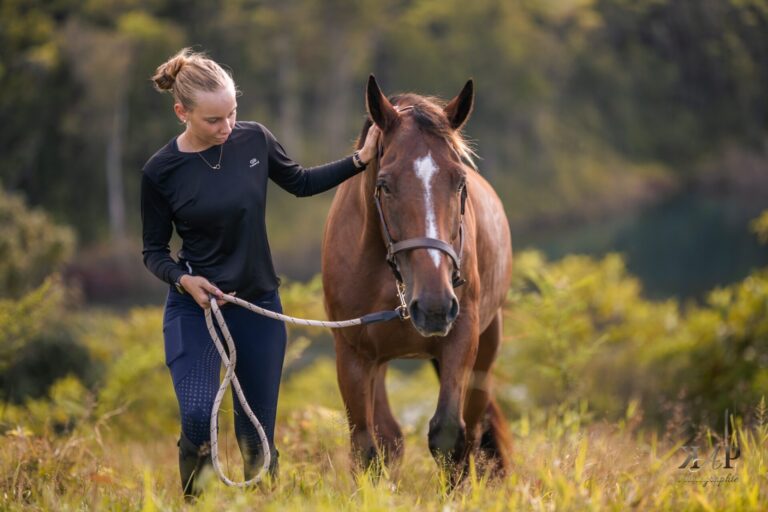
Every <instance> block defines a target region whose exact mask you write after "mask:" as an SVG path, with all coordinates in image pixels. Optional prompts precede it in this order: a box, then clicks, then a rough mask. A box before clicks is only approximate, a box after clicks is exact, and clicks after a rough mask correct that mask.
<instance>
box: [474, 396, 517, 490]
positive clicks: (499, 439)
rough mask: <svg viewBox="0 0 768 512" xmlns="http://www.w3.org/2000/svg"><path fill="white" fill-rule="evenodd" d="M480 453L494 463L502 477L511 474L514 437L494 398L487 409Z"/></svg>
mask: <svg viewBox="0 0 768 512" xmlns="http://www.w3.org/2000/svg"><path fill="white" fill-rule="evenodd" d="M480 452H481V453H482V454H483V455H485V457H487V460H488V461H494V463H495V465H496V470H497V471H498V473H499V474H500V476H504V475H507V474H509V471H510V469H511V463H512V436H511V435H510V433H509V424H508V423H507V420H506V419H505V418H504V414H503V413H502V412H501V408H500V407H499V405H498V404H497V403H496V400H495V399H494V398H493V397H491V398H490V400H489V401H488V407H486V409H485V417H484V418H483V433H482V435H481V437H480Z"/></svg>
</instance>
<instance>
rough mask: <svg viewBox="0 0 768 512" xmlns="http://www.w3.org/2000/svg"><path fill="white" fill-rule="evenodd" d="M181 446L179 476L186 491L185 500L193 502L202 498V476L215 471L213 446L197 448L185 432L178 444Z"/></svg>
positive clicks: (206, 445) (205, 444)
mask: <svg viewBox="0 0 768 512" xmlns="http://www.w3.org/2000/svg"><path fill="white" fill-rule="evenodd" d="M178 446H179V474H180V476H181V488H182V489H183V490H184V498H185V499H186V500H187V501H191V500H192V499H193V498H196V497H198V496H200V493H201V492H202V490H203V488H202V484H203V483H204V482H203V481H202V480H201V478H200V476H201V475H202V474H203V473H208V472H209V470H213V462H212V461H211V446H210V444H209V443H204V444H203V446H197V445H195V444H194V443H193V442H192V441H190V440H189V438H188V437H187V436H185V435H184V432H182V433H181V437H180V438H179V442H178Z"/></svg>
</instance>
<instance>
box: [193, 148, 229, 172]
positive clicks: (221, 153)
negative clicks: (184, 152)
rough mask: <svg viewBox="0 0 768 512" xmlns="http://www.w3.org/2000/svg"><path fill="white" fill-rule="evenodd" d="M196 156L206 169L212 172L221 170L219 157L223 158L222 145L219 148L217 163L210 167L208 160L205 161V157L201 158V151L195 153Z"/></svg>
mask: <svg viewBox="0 0 768 512" xmlns="http://www.w3.org/2000/svg"><path fill="white" fill-rule="evenodd" d="M197 156H199V157H200V158H202V159H203V162H205V165H207V166H208V167H210V168H211V169H213V170H214V171H218V170H219V169H221V157H222V156H224V144H222V145H221V146H220V147H219V161H218V162H216V165H211V163H210V162H209V161H208V160H206V159H205V157H204V156H203V153H202V151H198V152H197Z"/></svg>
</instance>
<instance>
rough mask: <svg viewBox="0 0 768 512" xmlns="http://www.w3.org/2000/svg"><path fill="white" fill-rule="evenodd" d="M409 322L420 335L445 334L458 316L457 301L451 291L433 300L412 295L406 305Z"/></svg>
mask: <svg viewBox="0 0 768 512" xmlns="http://www.w3.org/2000/svg"><path fill="white" fill-rule="evenodd" d="M408 312H409V313H410V314H411V323H413V326H414V327H415V328H416V330H417V331H419V334H421V335H422V336H425V337H426V336H445V335H447V334H448V332H450V330H451V327H453V322H454V320H456V317H458V316H459V301H458V299H456V296H455V295H454V294H453V293H450V294H448V296H447V297H445V298H443V299H439V300H435V299H434V298H431V297H414V298H413V300H411V303H410V304H409V305H408Z"/></svg>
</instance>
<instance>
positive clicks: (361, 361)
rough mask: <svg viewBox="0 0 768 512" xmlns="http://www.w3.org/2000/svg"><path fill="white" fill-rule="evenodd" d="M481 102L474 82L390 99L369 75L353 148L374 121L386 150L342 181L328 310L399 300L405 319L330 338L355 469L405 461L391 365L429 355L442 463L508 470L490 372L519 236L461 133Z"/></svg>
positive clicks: (331, 246)
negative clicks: (477, 461)
mask: <svg viewBox="0 0 768 512" xmlns="http://www.w3.org/2000/svg"><path fill="white" fill-rule="evenodd" d="M473 105H474V82H473V81H472V80H471V79H470V80H469V81H467V83H466V84H465V86H464V87H463V89H462V90H461V92H460V93H459V94H458V95H457V96H456V97H454V98H453V99H452V100H451V101H449V102H447V103H445V102H443V101H441V100H439V99H438V98H435V97H428V96H422V95H418V94H414V93H406V94H401V95H397V96H392V97H390V98H387V97H385V96H384V94H383V93H382V92H381V89H380V88H379V86H378V84H377V82H376V78H375V77H374V76H373V75H371V76H370V77H369V80H368V83H367V87H366V108H367V112H368V116H369V117H368V119H367V120H366V122H365V123H364V126H363V129H362V132H361V136H360V137H359V139H358V142H357V148H358V149H359V148H360V147H361V145H362V141H363V140H364V138H365V137H364V136H365V134H366V133H367V130H368V128H369V127H370V126H371V123H372V122H373V123H376V125H377V126H378V127H379V128H380V129H381V136H380V138H379V151H378V156H377V157H376V158H375V159H374V160H372V161H371V162H369V163H368V166H367V169H366V170H365V171H363V172H361V173H359V174H357V175H355V176H354V177H352V178H350V179H348V180H347V181H345V182H344V183H342V184H341V185H340V186H339V187H338V189H337V191H336V194H335V196H334V199H333V202H332V204H331V207H330V210H329V213H328V217H327V220H326V225H325V230H324V236H323V243H322V282H323V291H324V304H325V309H326V313H327V315H328V317H329V318H330V319H333V320H338V319H342V318H351V317H357V316H361V315H363V314H365V313H368V312H370V311H372V310H373V311H376V310H380V309H392V308H393V307H394V306H397V305H398V304H399V306H398V308H399V311H400V313H401V320H400V321H397V320H395V321H390V322H384V323H378V324H370V325H364V326H355V327H349V328H344V329H339V330H334V333H333V335H334V345H335V351H336V368H337V377H338V385H339V389H340V392H341V396H342V398H343V401H344V405H345V408H346V413H347V420H348V424H349V428H350V438H351V447H352V450H351V451H352V456H353V461H354V463H355V467H356V468H358V469H363V470H365V469H368V468H376V467H381V465H382V464H384V465H387V466H389V465H397V464H398V463H399V462H400V461H401V460H402V456H403V450H404V447H403V433H402V430H401V429H400V426H399V425H398V423H397V421H396V420H395V418H394V416H393V414H392V411H391V409H390V405H389V401H388V398H387V391H386V389H385V384H384V379H385V374H386V371H387V364H388V362H389V361H391V360H393V359H399V358H425V359H431V360H432V362H433V364H434V366H435V369H436V371H437V375H438V378H439V381H440V391H439V397H438V402H437V409H436V411H435V413H434V415H433V417H432V418H431V420H430V422H429V434H428V443H429V450H430V452H431V454H432V456H433V458H434V459H435V460H436V461H437V463H438V466H439V467H441V468H444V469H449V470H451V474H452V475H456V474H466V473H465V471H466V469H467V468H468V464H469V458H470V455H471V454H475V455H476V456H478V457H480V456H482V457H483V459H482V460H486V461H487V463H486V464H487V465H486V467H491V468H492V472H493V474H494V475H503V474H505V473H506V472H507V471H508V470H509V465H510V457H511V442H510V437H509V433H508V430H509V429H508V425H507V423H506V420H505V419H504V417H503V415H502V413H501V410H500V408H499V406H498V405H497V403H496V401H495V399H494V397H493V395H492V389H491V367H492V364H493V362H494V359H495V358H496V355H497V352H498V350H499V346H500V343H501V340H502V306H503V303H504V300H505V297H506V294H507V290H508V289H509V285H510V278H511V273H512V245H511V236H510V230H509V224H508V221H507V218H506V215H505V213H504V208H503V206H502V203H501V200H500V199H499V197H498V195H497V194H496V193H495V192H494V190H493V189H492V188H491V186H490V184H489V183H488V182H487V181H486V180H485V179H484V178H483V177H482V176H481V175H480V174H479V172H478V171H477V168H476V167H475V164H474V160H473V156H475V155H474V152H473V151H472V149H471V148H470V147H469V146H468V144H467V143H466V142H465V139H464V138H463V137H462V135H461V129H462V127H463V126H464V125H465V123H466V122H467V120H468V118H469V116H470V114H471V112H472V109H473ZM407 320H410V321H407Z"/></svg>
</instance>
